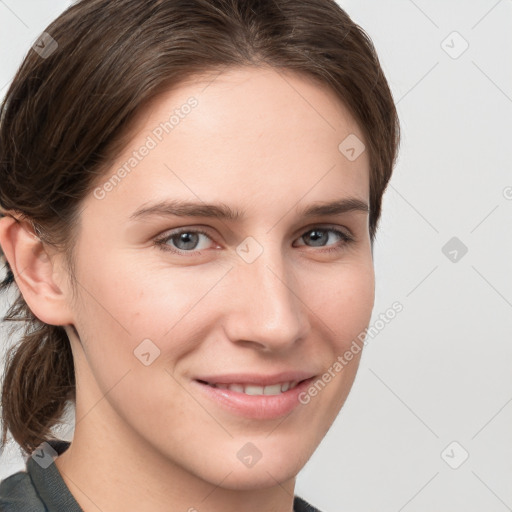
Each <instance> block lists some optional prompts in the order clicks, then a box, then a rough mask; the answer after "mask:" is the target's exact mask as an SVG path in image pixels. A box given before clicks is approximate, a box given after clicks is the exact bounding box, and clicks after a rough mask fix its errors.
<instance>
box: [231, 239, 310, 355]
mask: <svg viewBox="0 0 512 512" xmlns="http://www.w3.org/2000/svg"><path fill="white" fill-rule="evenodd" d="M293 270H294V269H293V267H292V266H291V264H290V262H287V261H286V255H283V251H282V250H281V249H280V247H274V248H269V247H265V248H264V250H263V252H262V253H261V254H260V255H259V256H258V257H257V258H256V259H255V260H254V261H252V263H248V262H247V261H245V260H244V259H242V258H241V259H240V261H236V265H235V268H233V270H232V271H231V272H230V280H231V282H230V285H229V293H230V299H229V300H228V301H227V303H228V304H229V306H228V310H227V312H226V316H225V317H224V328H225V331H226V334H227V336H228V337H229V339H230V340H231V341H232V342H234V343H238V344H241V345H246V346H252V347H254V348H258V349H259V350H261V351H266V352H271V351H274V352H275V351H286V350H289V349H290V348H292V347H293V346H295V345H296V344H297V343H298V342H299V341H300V340H301V339H303V338H304V337H305V336H306V335H307V332H308V331H309V329H310V324H309V320H308V315H307V312H308V307H307V303H305V301H304V298H303V297H302V296H301V295H302V293H301V290H300V285H301V283H300V282H299V280H298V279H297V278H296V276H295V275H294V271H293Z"/></svg>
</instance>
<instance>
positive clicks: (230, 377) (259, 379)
mask: <svg viewBox="0 0 512 512" xmlns="http://www.w3.org/2000/svg"><path fill="white" fill-rule="evenodd" d="M314 376H315V374H314V373H312V372H304V371H286V372H281V373H274V374H272V375H262V374H257V373H229V374H224V375H206V376H202V377H196V379H195V380H200V381H204V382H208V383H209V384H235V383H240V384H253V385H256V386H270V385H272V384H278V383H281V382H293V381H297V382H300V381H303V380H306V379H309V378H311V377H314Z"/></svg>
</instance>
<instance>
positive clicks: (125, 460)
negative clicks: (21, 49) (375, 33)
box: [0, 0, 399, 512]
mask: <svg viewBox="0 0 512 512" xmlns="http://www.w3.org/2000/svg"><path fill="white" fill-rule="evenodd" d="M1 115H2V117H1V126H0V152H1V154H2V159H1V163H0V205H1V206H2V213H3V216H2V218H1V219H0V245H1V247H2V250H3V253H4V256H5V260H6V263H5V265H6V267H5V268H6V271H7V275H6V278H5V280H4V282H3V283H2V289H5V290H6V289H8V288H10V287H15V288H16V290H17V292H18V295H17V297H16V300H15V302H14V303H13V304H12V305H11V307H10V309H9V311H8V313H7V315H6V318H5V321H13V320H22V321H23V325H24V326H25V331H24V333H23V335H22V336H21V338H20V342H19V343H18V344H16V345H15V346H14V347H13V349H12V350H11V352H10V353H9V357H8V358H7V359H6V368H5V372H4V382H3V390H2V414H3V443H5V442H6V439H7V432H10V434H11V435H12V437H13V438H14V440H15V441H16V442H17V443H19V445H20V446H21V448H22V449H23V450H24V452H25V453H26V454H27V455H31V456H30V457H27V472H18V473H16V474H14V475H12V476H10V477H8V478H7V479H5V480H4V481H3V482H2V483H1V484H0V505H2V510H7V511H11V510H25V509H28V508H29V507H31V508H30V510H52V511H53V510H57V511H60V510H63V511H64V510H66V511H80V510H83V511H86V512H88V511H92V510H94V511H96V510H105V511H106V510H109V511H114V510H120V511H121V510H122V511H125V510H139V511H141V510H148V511H149V510H151V511H164V510H165V511H169V510H172V511H174V510H176V511H177V510H187V511H189V512H192V511H196V510H197V511H209V512H217V511H223V512H228V511H235V510H236V511H239V510H244V511H248V512H254V511H262V510H265V511H270V510H271V511H275V512H290V511H292V510H294V511H303V510H304V511H305V510H316V509H314V508H313V507H311V506H310V505H309V504H307V503H306V502H305V501H304V500H302V499H301V498H299V497H298V496H296V495H295V494H294V486H295V479H296V475H297V474H298V472H299V471H300V469H301V468H302V467H303V466H304V465H305V464H306V462H307V461H308V459H309V458H310V457H311V455H312V454H313V452H314V450H315V449H316V447H317V446H318V445H319V443H320V442H321V440H322V438H323V437H324V436H325V434H326V432H327V431H328V429H329V428H330V426H331V425H332V423H333V421H334V419H335V418H336V416H337V414H338V412H339V411H340V409H341V407H342V406H343V404H344V402H345V399H346V397H347V395H348V393H349V391H350V388H351V385H352V383H353V380H354V378H355V374H356V371H357V366H358V362H359V358H360V356H361V345H362V340H363V336H361V333H362V332H364V330H365V328H366V327H367V326H368V323H369V321H370V317H371V312H372V308H373V301H374V285H375V283H374V272H373V255H372V248H373V241H374V238H375V234H376V230H377V225H378V221H379V218H380V213H381V200H382V195H383V193H384V191H385V188H386V186H387V183H388V181H389V179H390V177H391V173H392V169H393V165H394V162H395V158H396V153H397V150H398V144H399V125H398V119H397V113H396V110H395V105H394V103H393V99H392V95H391V93H390V90H389V87H388V84H387V82H386V79H385V77H384V75H383V73H382V69H381V67H380V64H379V61H378V58H377V56H376V53H375V50H374V48H373V45H372V43H371V41H370V40H369V38H368V37H367V36H366V35H365V33H364V32H363V31H362V30H361V29H360V28H359V27H358V26H357V25H356V24H354V23H353V22H352V21H351V19H350V18H349V17H348V16H347V14H346V13H345V12H344V11H343V10H342V9H340V8H339V6H338V5H337V4H336V3H335V2H334V1H332V0H284V1H281V0H280V1H279V2H277V1H276V2H274V1H271V0H268V1H267V0H250V1H249V0H209V1H206V0H193V1H192V0H187V1H180V0H163V1H162V0H160V1H147V0H146V1H141V0H118V1H115V2H111V1H109V0H82V1H80V2H78V3H76V4H75V5H73V6H71V7H70V8H69V9H68V10H67V11H65V12H64V13H63V14H62V15H61V16H59V18H57V19H56V20H55V21H54V22H53V23H52V24H50V25H49V27H48V28H47V29H46V31H45V33H44V34H43V35H42V36H41V38H40V39H39V40H38V41H37V42H36V44H35V45H34V47H33V49H32V50H31V51H30V52H29V53H28V55H27V57H26V59H25V60H24V62H23V64H22V65H21V67H20V69H19V71H18V73H17V75H16V76H15V79H14V81H13V83H12V85H11V86H10V88H9V90H8V92H7V95H6V98H5V101H4V103H3V105H2V112H1ZM349 353H350V354H352V355H351V356H350V357H349ZM68 403H71V404H73V406H74V407H75V417H76V421H75V428H74V433H73V438H72V441H71V443H69V442H65V441H63V440H59V439H58V438H57V437H56V436H55V435H54V434H53V431H52V428H53V427H55V426H56V425H57V424H58V422H59V420H60V419H61V417H62V414H63V412H64V408H65V406H66V405H67V404H68Z"/></svg>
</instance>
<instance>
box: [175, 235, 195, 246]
mask: <svg viewBox="0 0 512 512" xmlns="http://www.w3.org/2000/svg"><path fill="white" fill-rule="evenodd" d="M194 237H197V235H196V234H191V233H181V234H180V235H179V243H182V242H183V243H184V244H185V245H186V244H189V245H190V244H191V245H192V247H189V246H187V245H186V246H185V247H180V248H182V249H192V248H193V246H194V245H195V244H196V243H197V241H196V240H194Z"/></svg>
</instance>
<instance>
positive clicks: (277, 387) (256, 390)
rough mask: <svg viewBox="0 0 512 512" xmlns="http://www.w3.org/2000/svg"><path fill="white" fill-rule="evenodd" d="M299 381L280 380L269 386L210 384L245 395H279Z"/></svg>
mask: <svg viewBox="0 0 512 512" xmlns="http://www.w3.org/2000/svg"><path fill="white" fill-rule="evenodd" d="M298 383H299V382H298V381H297V380H293V381H291V382H282V383H281V384H271V385H270V386H255V385H253V384H210V386H213V387H214V388H220V389H229V390H230V391H236V392H237V393H245V394H246V395H253V396H254V395H280V394H281V393H285V392H286V391H288V390H289V389H293V388H294V387H295V386H296V385H297V384H298Z"/></svg>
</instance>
